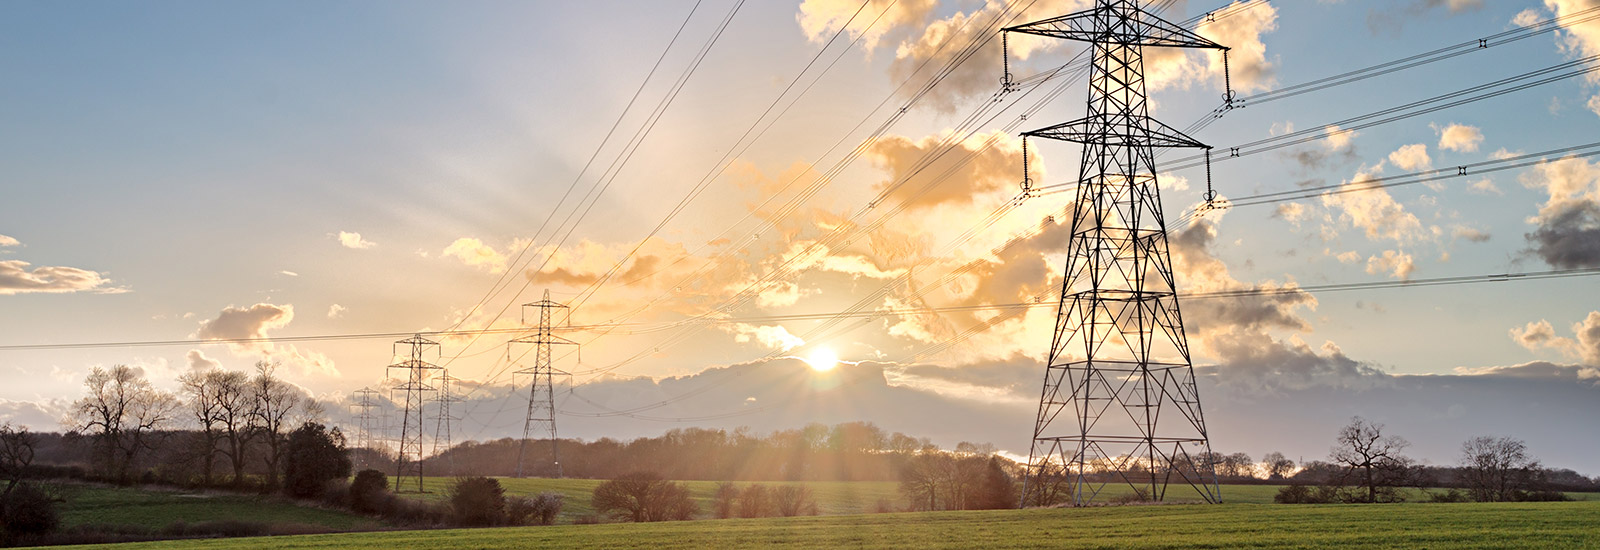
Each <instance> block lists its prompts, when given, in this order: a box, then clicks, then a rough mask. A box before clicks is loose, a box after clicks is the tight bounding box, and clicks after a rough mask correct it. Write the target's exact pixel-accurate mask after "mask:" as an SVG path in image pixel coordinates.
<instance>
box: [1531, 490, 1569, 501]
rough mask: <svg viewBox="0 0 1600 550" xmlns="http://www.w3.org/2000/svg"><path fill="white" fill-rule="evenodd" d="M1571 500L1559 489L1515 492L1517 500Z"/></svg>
mask: <svg viewBox="0 0 1600 550" xmlns="http://www.w3.org/2000/svg"><path fill="white" fill-rule="evenodd" d="M1568 500H1572V497H1569V496H1567V494H1566V493H1563V492H1561V491H1526V492H1520V493H1518V494H1517V501H1519V502H1563V501H1568Z"/></svg>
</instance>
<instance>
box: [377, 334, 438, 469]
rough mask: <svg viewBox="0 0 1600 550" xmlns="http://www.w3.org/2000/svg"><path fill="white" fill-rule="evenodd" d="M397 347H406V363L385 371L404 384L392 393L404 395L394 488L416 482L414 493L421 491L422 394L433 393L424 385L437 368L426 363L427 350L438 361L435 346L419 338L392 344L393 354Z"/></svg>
mask: <svg viewBox="0 0 1600 550" xmlns="http://www.w3.org/2000/svg"><path fill="white" fill-rule="evenodd" d="M401 346H406V347H409V348H410V350H409V353H408V354H407V357H408V359H403V360H401V361H400V362H398V363H395V364H393V365H389V369H391V370H392V369H401V370H403V371H404V374H403V375H402V376H404V378H403V379H402V380H404V382H401V384H400V385H398V386H395V387H394V389H395V390H397V391H399V392H401V393H402V394H404V398H403V400H404V402H405V407H404V408H403V409H401V411H402V413H401V417H400V445H399V447H398V448H397V449H396V452H397V453H398V454H397V455H396V456H395V474H394V488H395V490H396V491H399V490H400V487H401V484H403V483H406V481H407V479H408V478H411V479H415V480H416V482H417V492H419V493H421V492H423V491H422V429H423V428H422V406H423V404H425V403H426V402H427V399H426V397H425V395H424V394H426V393H427V392H430V391H434V388H433V387H432V386H429V385H428V379H429V378H430V377H432V376H433V375H432V374H430V371H435V370H439V366H438V365H435V364H433V363H429V362H428V361H426V356H427V353H428V350H429V349H430V348H432V349H433V353H434V357H435V358H437V357H438V353H439V343H438V342H434V341H432V340H428V339H426V338H423V337H422V335H420V334H418V335H415V336H412V337H410V338H406V339H404V340H399V341H396V342H395V354H396V355H398V354H399V348H400V347H401Z"/></svg>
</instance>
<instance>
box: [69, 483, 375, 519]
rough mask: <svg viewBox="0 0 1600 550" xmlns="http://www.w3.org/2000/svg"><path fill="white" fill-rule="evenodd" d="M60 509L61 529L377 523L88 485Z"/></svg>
mask: <svg viewBox="0 0 1600 550" xmlns="http://www.w3.org/2000/svg"><path fill="white" fill-rule="evenodd" d="M69 491H70V493H69V494H68V495H67V499H66V502H65V503H63V504H62V505H61V521H62V523H63V524H64V525H66V526H69V527H71V526H78V525H92V524H101V525H136V526H140V527H146V528H161V527H165V526H167V525H170V524H172V523H173V522H176V521H183V522H187V523H198V522H205V521H220V520H240V521H251V522H260V523H271V524H280V525H301V526H313V527H320V528H326V529H330V530H352V529H371V528H376V527H378V526H379V524H378V522H376V521H374V520H372V519H369V518H365V517H362V516H358V515H355V514H349V513H345V512H339V511H334V510H325V509H321V508H315V507H310V506H299V505H296V504H294V503H291V502H285V501H283V500H280V499H276V498H271V497H257V496H252V495H235V494H227V493H187V492H178V491H155V490H143V489H133V488H112V487H98V486H90V485H81V486H73V487H72V488H70V489H69Z"/></svg>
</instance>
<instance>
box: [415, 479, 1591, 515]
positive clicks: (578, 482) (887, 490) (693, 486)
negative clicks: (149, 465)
mask: <svg viewBox="0 0 1600 550" xmlns="http://www.w3.org/2000/svg"><path fill="white" fill-rule="evenodd" d="M498 479H499V480H500V485H501V486H502V487H504V488H505V490H506V495H507V496H510V495H530V494H536V493H543V492H555V493H560V494H561V495H563V497H564V498H565V500H564V502H563V504H562V509H561V516H560V518H559V519H557V523H571V522H572V520H573V519H574V518H578V517H581V516H585V515H589V514H593V513H594V507H593V506H591V505H590V498H591V497H592V496H593V494H594V487H595V486H596V485H599V484H601V483H603V482H604V480H599V479H548V478H520V479H519V478H498ZM451 481H452V479H451V478H448V477H437V478H435V477H430V478H427V479H425V480H424V481H423V484H424V487H425V488H426V489H427V490H428V491H429V492H427V493H423V494H417V493H402V494H401V496H404V497H408V498H417V499H424V500H441V499H443V498H444V492H445V489H446V488H447V487H449V485H450V483H451ZM682 483H685V484H687V485H688V486H689V494H690V496H691V497H692V498H694V499H695V501H696V502H698V503H699V504H700V512H701V515H700V517H703V518H707V519H709V518H711V510H712V496H713V495H714V494H715V492H716V490H717V484H718V482H716V481H684V482H682ZM751 483H762V484H764V485H768V486H772V487H776V486H779V485H804V486H806V487H810V488H811V492H812V495H813V496H814V497H815V498H816V500H817V509H818V513H819V514H821V515H825V516H832V515H845V514H865V513H872V512H875V511H877V504H878V501H879V500H880V499H886V500H888V501H889V503H890V504H891V505H892V506H894V507H896V508H901V507H904V506H905V504H906V503H905V499H904V497H902V496H901V495H900V489H899V488H900V484H899V483H897V482H893V481H802V482H781V481H771V482H768V481H762V482H737V485H738V486H739V487H741V488H742V487H745V486H747V485H750V484H751ZM1281 487H1282V486H1280V485H1223V486H1222V500H1223V502H1224V503H1227V504H1272V503H1273V502H1272V497H1273V496H1274V495H1276V494H1277V493H1278V489H1280V488H1281ZM1105 491H1106V492H1105V493H1104V494H1105V495H1106V496H1107V497H1116V496H1120V495H1125V494H1128V493H1130V492H1131V490H1130V489H1129V488H1128V487H1127V486H1125V485H1111V486H1107V487H1106V489H1105ZM1408 491H1409V492H1410V493H1411V494H1410V495H1408V497H1409V500H1419V499H1422V498H1423V496H1422V495H1421V494H1419V491H1417V490H1415V489H1411V490H1408ZM1192 495H1193V493H1192V490H1191V489H1189V488H1188V487H1187V486H1177V485H1173V486H1171V487H1169V489H1168V493H1167V500H1169V501H1177V502H1181V501H1185V500H1199V499H1198V498H1197V497H1194V496H1192ZM1568 496H1570V497H1572V498H1573V499H1574V500H1580V501H1583V500H1596V501H1600V493H1568Z"/></svg>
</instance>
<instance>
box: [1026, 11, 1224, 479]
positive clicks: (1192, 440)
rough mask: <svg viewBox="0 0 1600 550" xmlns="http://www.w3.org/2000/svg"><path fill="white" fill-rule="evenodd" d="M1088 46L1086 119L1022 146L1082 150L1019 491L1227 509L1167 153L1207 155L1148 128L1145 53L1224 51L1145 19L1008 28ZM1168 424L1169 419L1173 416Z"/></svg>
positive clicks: (1078, 18)
mask: <svg viewBox="0 0 1600 550" xmlns="http://www.w3.org/2000/svg"><path fill="white" fill-rule="evenodd" d="M1003 32H1017V33H1024V34H1032V35H1037V36H1046V37H1052V38H1061V39H1066V40H1075V41H1080V42H1088V43H1090V44H1091V46H1090V47H1091V48H1092V55H1093V60H1092V62H1091V71H1092V72H1091V74H1090V77H1089V101H1088V103H1089V111H1088V116H1086V117H1084V118H1082V119H1079V120H1075V121H1072V122H1067V123H1065V124H1058V125H1055V126H1050V127H1047V128H1042V129H1039V130H1034V131H1031V132H1026V133H1024V134H1023V136H1024V138H1025V139H1026V138H1027V137H1037V138H1046V139H1054V140H1061V141H1069V142H1074V143H1080V144H1082V145H1083V161H1082V164H1081V165H1080V167H1079V172H1078V182H1079V186H1078V195H1077V201H1076V203H1074V205H1073V206H1072V208H1071V209H1072V225H1071V234H1070V237H1069V240H1068V243H1067V245H1068V249H1069V253H1070V256H1069V259H1068V261H1067V267H1066V272H1065V276H1064V280H1063V282H1062V287H1061V298H1060V305H1059V306H1058V309H1057V313H1056V325H1055V335H1054V337H1053V338H1052V340H1051V343H1050V352H1049V360H1048V366H1047V368H1046V369H1045V376H1044V388H1043V391H1042V392H1041V395H1040V398H1039V410H1038V415H1037V417H1036V418H1035V423H1034V430H1033V445H1032V449H1031V452H1030V456H1029V459H1028V475H1027V477H1026V479H1025V480H1024V484H1023V496H1022V498H1023V504H1024V505H1046V504H1055V503H1059V502H1063V501H1065V502H1069V503H1071V504H1073V505H1076V506H1082V505H1087V504H1090V503H1092V502H1095V501H1096V499H1097V498H1099V497H1110V496H1113V495H1115V494H1116V493H1105V492H1104V491H1105V490H1106V489H1107V488H1108V487H1112V486H1127V487H1130V488H1131V489H1132V490H1133V491H1135V492H1138V493H1142V497H1143V498H1144V499H1147V500H1165V499H1166V498H1167V496H1168V495H1167V486H1168V484H1169V483H1173V484H1180V483H1181V484H1183V485H1187V486H1189V487H1191V488H1193V489H1194V491H1195V492H1196V493H1197V495H1198V497H1199V498H1200V499H1203V500H1204V501H1206V502H1220V501H1221V495H1220V493H1219V490H1218V487H1217V482H1216V473H1215V468H1214V465H1212V464H1210V463H1209V462H1208V461H1209V460H1210V457H1211V452H1210V451H1211V447H1210V441H1209V439H1208V437H1207V435H1206V424H1205V418H1204V416H1203V415H1202V414H1201V409H1200V396H1199V394H1198V392H1197V390H1196V388H1195V379H1194V370H1193V366H1192V363H1191V361H1190V356H1189V346H1188V341H1187V340H1186V338H1185V336H1184V332H1183V317H1182V315H1181V314H1180V313H1179V310H1178V300H1177V297H1176V284H1175V282H1174V280H1173V273H1172V260H1171V256H1170V254H1169V253H1168V246H1167V233H1166V219H1165V218H1164V217H1163V214H1162V211H1161V193H1160V189H1159V188H1158V187H1157V184H1156V167H1155V154H1154V150H1155V148H1157V147H1198V148H1208V149H1209V147H1208V146H1206V145H1205V144H1203V143H1200V142H1199V141H1196V140H1194V139H1193V138H1190V137H1189V136H1186V135H1184V134H1183V133H1182V132H1180V131H1178V130H1175V129H1173V128H1172V127H1170V126H1167V125H1165V124H1162V123H1160V122H1157V121H1156V120H1154V119H1152V118H1150V116H1149V105H1148V103H1147V98H1146V95H1145V78H1144V48H1145V47H1151V46H1154V47H1181V48H1208V49H1215V50H1221V51H1223V52H1226V51H1227V48H1225V47H1223V46H1221V45H1219V44H1217V43H1215V42H1212V41H1210V40H1207V39H1205V38H1202V37H1200V36H1198V35H1196V34H1194V33H1193V32H1190V31H1188V30H1186V29H1183V28H1181V27H1179V26H1177V25H1174V24H1172V23H1169V22H1167V21H1164V20H1162V19H1161V18H1159V17H1157V16H1155V15H1153V14H1151V13H1149V12H1147V11H1144V10H1143V9H1140V7H1139V3H1138V2H1137V1H1136V0H1098V1H1097V2H1096V4H1095V7H1094V8H1093V9H1090V10H1088V11H1083V12H1079V13H1074V14H1070V15H1065V16H1061V17H1056V18H1052V19H1046V20H1043V21H1037V22H1033V23H1027V24H1024V25H1018V26H1015V27H1009V28H1006V29H1004V31H1003ZM1163 413H1165V414H1163Z"/></svg>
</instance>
